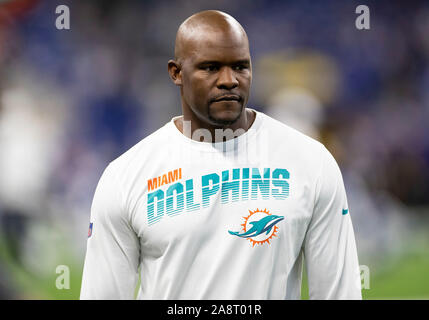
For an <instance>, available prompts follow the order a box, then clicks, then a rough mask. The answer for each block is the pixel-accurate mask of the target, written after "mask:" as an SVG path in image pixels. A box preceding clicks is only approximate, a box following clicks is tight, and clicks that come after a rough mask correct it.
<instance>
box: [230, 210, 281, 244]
mask: <svg viewBox="0 0 429 320" xmlns="http://www.w3.org/2000/svg"><path fill="white" fill-rule="evenodd" d="M283 219H284V217H283V216H276V215H269V216H266V217H263V218H262V219H260V220H258V221H252V222H250V224H251V225H252V227H251V228H250V229H249V230H248V231H246V232H245V233H242V234H240V233H239V232H238V231H229V230H228V232H229V233H230V234H232V235H234V236H237V237H241V238H250V237H256V236H258V235H260V234H262V233H264V232H265V231H266V232H267V233H266V234H269V233H270V232H271V229H272V228H273V227H274V226H275V225H276V224H277V223H279V222H280V221H282V220H283Z"/></svg>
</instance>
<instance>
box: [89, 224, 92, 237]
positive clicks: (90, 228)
mask: <svg viewBox="0 0 429 320" xmlns="http://www.w3.org/2000/svg"><path fill="white" fill-rule="evenodd" d="M91 235H92V222H91V223H90V224H89V229H88V238H89V237H90V236H91Z"/></svg>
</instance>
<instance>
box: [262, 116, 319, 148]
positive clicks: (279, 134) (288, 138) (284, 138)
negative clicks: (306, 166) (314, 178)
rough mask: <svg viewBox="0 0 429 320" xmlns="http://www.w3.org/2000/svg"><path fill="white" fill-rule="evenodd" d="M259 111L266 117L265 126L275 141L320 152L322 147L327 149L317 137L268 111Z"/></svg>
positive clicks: (271, 138)
mask: <svg viewBox="0 0 429 320" xmlns="http://www.w3.org/2000/svg"><path fill="white" fill-rule="evenodd" d="M259 113H260V114H262V116H263V117H264V127H265V130H267V131H268V132H269V135H270V140H272V141H274V142H275V143H279V144H282V145H287V146H288V147H290V148H294V149H299V150H303V151H308V152H320V150H321V149H325V146H324V145H323V144H322V143H321V142H320V141H317V140H316V139H315V138H312V137H310V136H308V135H306V134H304V133H303V132H301V131H299V130H297V129H295V128H292V127H291V126H289V125H287V124H285V123H283V122H281V121H279V120H277V119H274V118H272V117H271V116H269V115H268V114H266V113H262V112H259ZM322 152H323V151H322Z"/></svg>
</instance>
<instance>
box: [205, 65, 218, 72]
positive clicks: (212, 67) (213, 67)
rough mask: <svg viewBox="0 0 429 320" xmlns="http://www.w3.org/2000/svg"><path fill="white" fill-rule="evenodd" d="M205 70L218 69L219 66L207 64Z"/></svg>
mask: <svg viewBox="0 0 429 320" xmlns="http://www.w3.org/2000/svg"><path fill="white" fill-rule="evenodd" d="M203 69H204V70H205V71H216V70H217V69H218V67H217V66H205V67H204V68H203Z"/></svg>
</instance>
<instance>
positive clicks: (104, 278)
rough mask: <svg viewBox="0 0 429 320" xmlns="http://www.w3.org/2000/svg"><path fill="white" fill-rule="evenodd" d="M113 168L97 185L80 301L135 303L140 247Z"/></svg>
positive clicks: (104, 174)
mask: <svg viewBox="0 0 429 320" xmlns="http://www.w3.org/2000/svg"><path fill="white" fill-rule="evenodd" d="M121 201H122V197H121V189H120V186H119V184H118V179H116V177H115V172H114V170H112V164H110V165H109V166H108V167H107V168H106V170H105V171H104V172H103V175H102V176H101V178H100V181H99V182H98V185H97V188H96V191H95V195H94V199H93V202H92V206H91V218H90V223H92V231H91V228H90V231H89V232H88V240H87V250H86V256H85V263H84V268H83V277H82V286H81V292H80V299H82V300H87V299H104V300H107V299H134V291H135V288H136V285H137V281H138V267H139V260H140V245H139V240H138V237H137V235H136V234H135V232H134V230H133V228H132V227H131V225H130V223H129V221H128V218H127V215H126V214H125V212H124V210H123V209H122V208H123V205H122V203H121Z"/></svg>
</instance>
